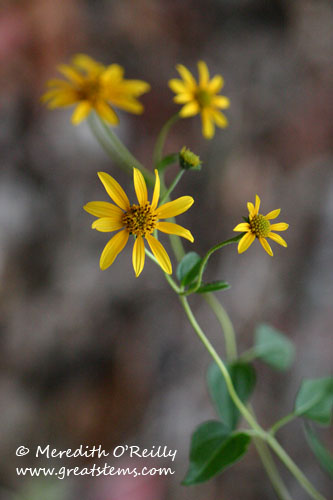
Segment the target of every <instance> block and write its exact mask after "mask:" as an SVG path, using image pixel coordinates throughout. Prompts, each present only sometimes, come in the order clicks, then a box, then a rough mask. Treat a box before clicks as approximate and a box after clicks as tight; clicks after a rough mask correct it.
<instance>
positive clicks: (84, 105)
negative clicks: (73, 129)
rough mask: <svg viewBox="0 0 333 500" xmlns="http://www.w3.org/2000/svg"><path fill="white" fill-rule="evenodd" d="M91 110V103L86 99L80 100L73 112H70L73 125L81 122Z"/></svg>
mask: <svg viewBox="0 0 333 500" xmlns="http://www.w3.org/2000/svg"><path fill="white" fill-rule="evenodd" d="M90 111H91V104H90V102H88V101H81V102H80V103H79V104H78V105H77V106H76V108H75V110H74V113H73V114H72V123H73V125H78V124H79V123H81V122H82V121H83V120H84V119H85V118H87V116H88V115H89V113H90Z"/></svg>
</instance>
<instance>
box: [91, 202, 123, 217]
mask: <svg viewBox="0 0 333 500" xmlns="http://www.w3.org/2000/svg"><path fill="white" fill-rule="evenodd" d="M83 208H84V210H85V211H86V212H88V213H89V214H91V215H95V217H110V218H115V219H116V220H118V219H119V218H120V217H122V215H123V213H124V212H123V211H122V210H121V209H120V208H119V207H116V206H115V205H112V203H108V202H107V201H90V202H89V203H87V204H86V205H84V207H83Z"/></svg>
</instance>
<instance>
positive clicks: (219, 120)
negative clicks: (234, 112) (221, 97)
mask: <svg viewBox="0 0 333 500" xmlns="http://www.w3.org/2000/svg"><path fill="white" fill-rule="evenodd" d="M210 113H211V116H212V117H213V119H214V121H215V123H216V125H217V126H218V127H221V128H225V127H227V126H228V120H227V117H226V116H224V114H223V113H221V111H218V110H217V109H211V110H210Z"/></svg>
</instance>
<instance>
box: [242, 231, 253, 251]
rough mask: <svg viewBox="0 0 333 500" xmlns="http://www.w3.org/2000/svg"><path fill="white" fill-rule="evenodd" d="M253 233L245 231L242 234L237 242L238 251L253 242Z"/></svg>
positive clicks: (243, 249) (245, 248)
mask: <svg viewBox="0 0 333 500" xmlns="http://www.w3.org/2000/svg"><path fill="white" fill-rule="evenodd" d="M254 239H255V235H254V234H253V233H250V232H249V233H246V234H244V236H243V238H242V239H241V240H239V243H238V253H243V252H245V251H246V250H247V249H248V248H249V246H250V245H252V243H253V242H254Z"/></svg>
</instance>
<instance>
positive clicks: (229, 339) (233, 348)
mask: <svg viewBox="0 0 333 500" xmlns="http://www.w3.org/2000/svg"><path fill="white" fill-rule="evenodd" d="M204 299H205V300H206V302H207V304H208V305H209V306H210V307H211V309H212V311H213V312H214V314H215V316H216V318H217V320H218V322H219V323H220V325H221V328H222V331H223V333H224V339H225V350H226V357H227V360H228V361H229V362H232V361H234V360H235V359H237V344H236V335H235V330H234V327H233V324H232V322H231V320H230V318H229V316H228V313H227V311H226V310H225V309H224V307H223V306H222V304H221V302H220V301H219V300H218V299H217V298H216V297H215V295H214V294H212V293H205V294H204Z"/></svg>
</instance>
